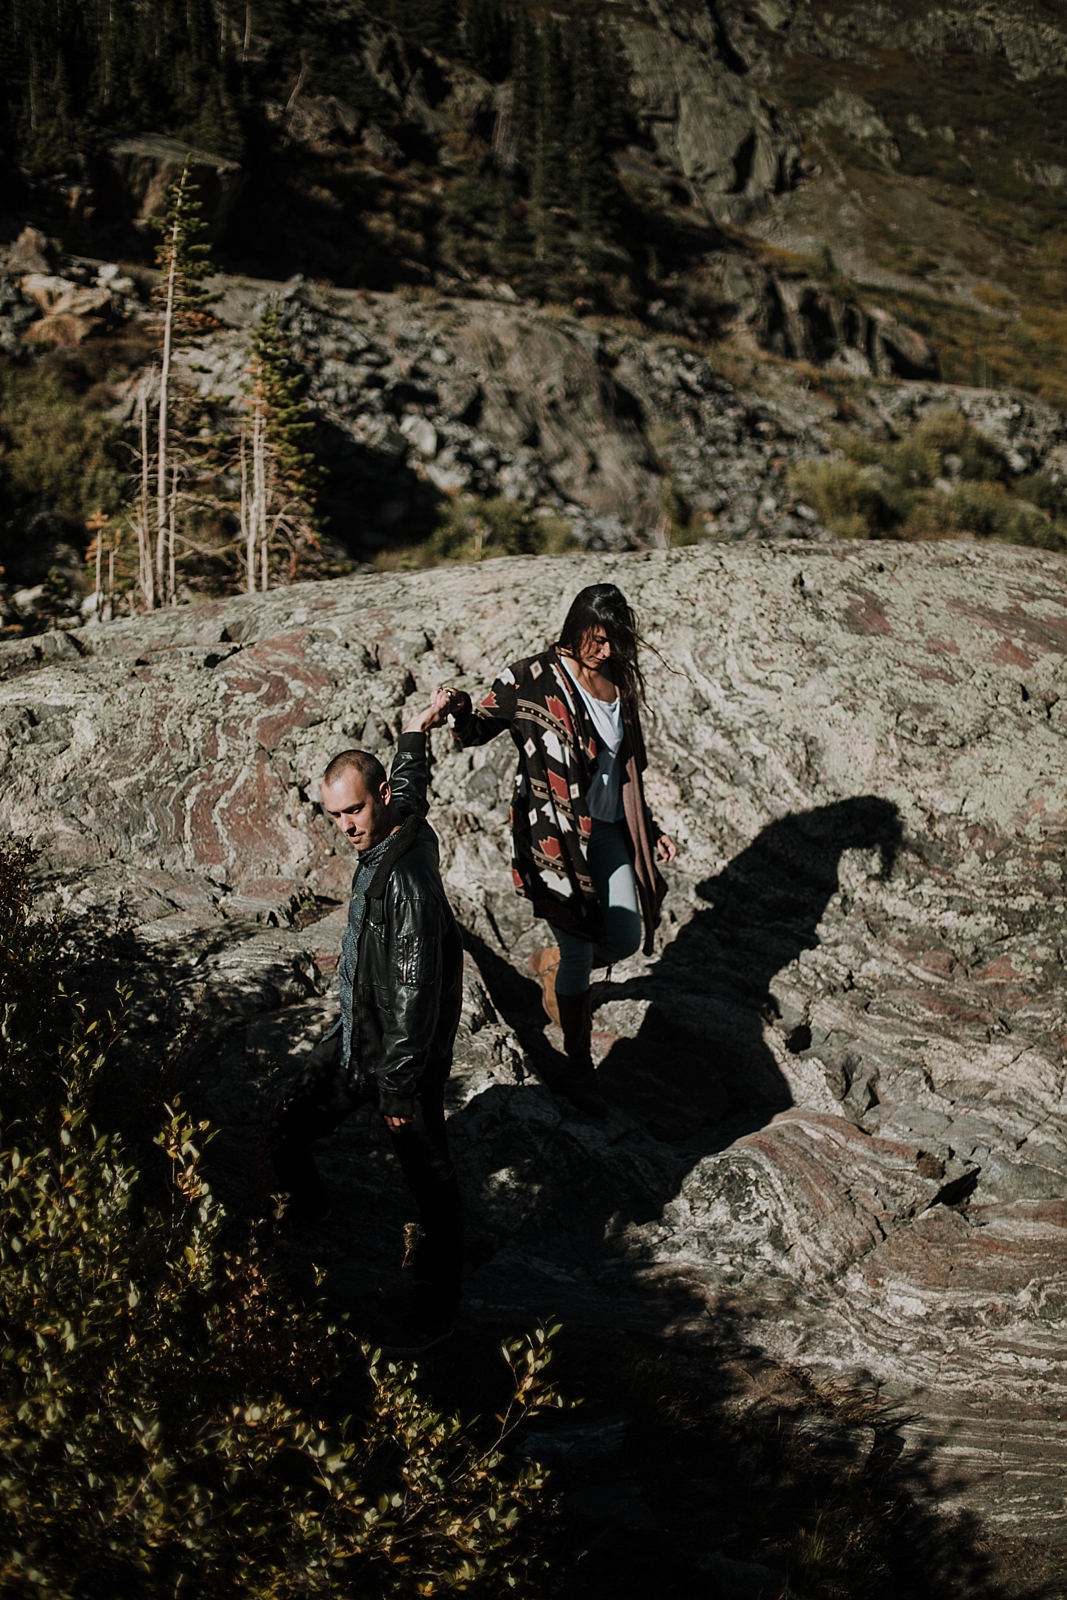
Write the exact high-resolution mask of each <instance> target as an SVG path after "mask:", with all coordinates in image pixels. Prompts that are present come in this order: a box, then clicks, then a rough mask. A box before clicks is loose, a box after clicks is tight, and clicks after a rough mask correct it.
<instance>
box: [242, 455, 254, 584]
mask: <svg viewBox="0 0 1067 1600" xmlns="http://www.w3.org/2000/svg"><path fill="white" fill-rule="evenodd" d="M247 443H248V436H247V434H246V433H245V430H244V428H242V429H241V537H242V538H243V539H244V543H245V573H246V577H245V588H246V589H247V591H248V593H249V594H255V592H256V524H255V520H254V518H253V516H252V507H251V506H250V505H249V503H248V450H247Z"/></svg>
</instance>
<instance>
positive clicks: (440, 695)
mask: <svg viewBox="0 0 1067 1600" xmlns="http://www.w3.org/2000/svg"><path fill="white" fill-rule="evenodd" d="M457 693H458V691H457V690H455V689H435V690H434V692H433V698H432V699H431V701H430V703H429V705H428V706H427V707H426V709H425V711H416V713H415V715H414V716H413V717H409V718H408V720H407V722H405V724H404V732H405V733H429V731H430V729H431V728H440V727H443V726H444V722H445V719H446V718H447V716H448V713H449V712H450V711H452V710H454V709H455V700H456V696H457Z"/></svg>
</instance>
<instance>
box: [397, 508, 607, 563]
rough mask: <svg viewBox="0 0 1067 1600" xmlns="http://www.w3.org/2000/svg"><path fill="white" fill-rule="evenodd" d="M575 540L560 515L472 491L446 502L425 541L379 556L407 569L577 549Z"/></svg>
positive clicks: (554, 553)
mask: <svg viewBox="0 0 1067 1600" xmlns="http://www.w3.org/2000/svg"><path fill="white" fill-rule="evenodd" d="M575 543H576V541H575V539H574V536H573V534H572V533H571V528H570V524H569V523H567V522H564V521H563V520H562V518H560V517H556V516H551V515H547V516H546V515H544V514H542V513H541V512H539V511H537V510H535V509H534V508H533V507H531V506H529V505H526V504H524V503H523V502H522V501H521V500H509V499H507V497H506V496H504V495H498V496H497V497H496V498H495V499H493V500H480V499H479V498H478V497H477V496H476V495H469V494H468V495H461V496H460V497H459V498H458V499H456V500H451V501H449V502H448V503H447V504H446V506H445V508H444V511H443V513H442V516H441V520H440V522H439V523H438V526H437V528H436V529H435V531H434V532H433V533H432V534H431V535H430V537H429V538H428V539H427V540H426V541H425V542H424V543H423V544H421V545H416V546H415V547H414V548H413V549H410V550H403V551H400V552H399V553H396V552H389V553H388V554H387V555H383V556H381V557H379V559H378V565H379V567H381V568H383V569H390V568H396V567H399V568H400V569H401V570H404V569H408V568H415V567H439V566H443V565H445V564H446V563H451V562H468V561H489V560H491V559H492V558H493V557H494V556H541V555H556V554H558V553H559V552H560V551H563V550H571V549H573V548H574V546H575Z"/></svg>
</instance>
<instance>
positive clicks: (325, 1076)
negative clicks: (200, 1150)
mask: <svg viewBox="0 0 1067 1600" xmlns="http://www.w3.org/2000/svg"><path fill="white" fill-rule="evenodd" d="M340 1056H341V1041H340V1036H339V1035H336V1036H335V1037H334V1038H333V1039H328V1040H324V1041H323V1042H322V1043H320V1044H318V1045H316V1046H315V1048H314V1049H313V1050H312V1051H311V1053H310V1055H309V1056H308V1059H307V1062H306V1064H305V1066H304V1070H303V1071H302V1072H301V1074H300V1077H299V1078H298V1079H297V1081H296V1083H295V1085H294V1086H293V1088H292V1089H291V1090H290V1092H289V1094H288V1095H287V1096H286V1098H285V1099H284V1100H283V1101H282V1103H281V1105H280V1106H279V1107H278V1110H277V1112H276V1114H275V1120H274V1132H273V1138H272V1141H271V1162H272V1165H273V1167H274V1171H275V1173H276V1174H277V1177H278V1181H279V1183H280V1185H281V1186H282V1187H283V1188H284V1189H286V1190H287V1191H288V1192H289V1194H290V1195H291V1196H292V1199H293V1204H294V1207H296V1208H298V1209H299V1208H308V1209H312V1208H316V1207H318V1206H320V1205H321V1204H322V1203H323V1202H325V1201H326V1200H327V1199H328V1195H327V1190H326V1186H325V1184H324V1183H323V1181H322V1179H321V1177H320V1176H319V1170H318V1167H317V1166H316V1165H315V1157H314V1155H313V1154H312V1151H311V1146H312V1144H313V1143H314V1141H315V1140H316V1139H322V1138H325V1136H326V1135H327V1134H329V1133H332V1132H333V1131H334V1129H335V1128H336V1127H338V1125H339V1124H340V1123H342V1122H343V1121H344V1119H345V1118H346V1117H347V1116H349V1115H350V1113H351V1112H353V1111H355V1110H357V1108H358V1107H359V1106H362V1105H376V1104H377V1094H376V1092H375V1090H374V1089H373V1088H371V1087H369V1086H368V1087H361V1086H359V1085H356V1086H355V1087H353V1086H352V1085H350V1084H349V1083H348V1082H347V1079H346V1074H345V1073H344V1071H343V1070H342V1067H341V1062H340ZM444 1089H445V1086H444V1080H443V1079H438V1080H436V1081H429V1082H425V1081H424V1082H423V1083H422V1084H421V1085H420V1087H419V1089H418V1091H417V1093H416V1096H415V1117H414V1120H413V1121H412V1122H409V1123H407V1124H406V1125H405V1126H404V1127H402V1128H395V1129H394V1128H387V1129H386V1132H387V1133H388V1135H389V1138H390V1140H391V1141H392V1145H393V1149H394V1151H395V1152H396V1157H397V1160H398V1161H399V1162H400V1166H401V1168H402V1170H403V1173H404V1177H405V1178H406V1179H407V1183H408V1188H409V1189H410V1190H411V1192H412V1194H413V1195H414V1197H415V1200H416V1202H417V1204H418V1207H419V1228H420V1230H421V1238H420V1240H419V1243H418V1245H417V1246H416V1248H415V1254H414V1258H413V1261H412V1276H413V1277H414V1280H415V1303H416V1309H417V1310H418V1311H420V1312H423V1311H424V1312H426V1313H427V1314H429V1315H431V1316H440V1317H452V1316H453V1315H454V1314H455V1312H456V1308H457V1307H458V1305H459V1301H460V1292H461V1290H460V1279H461V1274H462V1267H463V1206H462V1203H461V1200H460V1193H459V1180H458V1178H457V1177H456V1169H455V1167H454V1166H453V1165H452V1158H451V1156H450V1155H449V1152H448V1134H447V1131H446V1128H445V1105H444Z"/></svg>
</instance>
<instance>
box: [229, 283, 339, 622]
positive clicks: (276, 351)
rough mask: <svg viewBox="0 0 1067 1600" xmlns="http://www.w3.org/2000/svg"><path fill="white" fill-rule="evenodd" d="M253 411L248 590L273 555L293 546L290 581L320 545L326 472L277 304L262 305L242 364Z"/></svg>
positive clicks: (246, 469)
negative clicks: (319, 502) (318, 500)
mask: <svg viewBox="0 0 1067 1600" xmlns="http://www.w3.org/2000/svg"><path fill="white" fill-rule="evenodd" d="M245 373H246V376H245V395H246V405H247V407H248V410H249V413H250V417H249V422H248V424H247V425H246V427H245V428H244V430H243V431H242V434H241V441H240V473H241V528H242V534H243V539H244V546H245V571H246V583H247V588H248V592H249V594H254V593H255V592H256V588H257V580H258V587H259V588H261V589H264V590H266V589H267V588H268V587H269V585H270V570H271V555H272V551H273V549H274V547H275V545H276V544H277V543H278V542H279V541H280V542H282V543H284V545H285V546H286V547H287V549H288V553H289V561H288V568H287V571H286V575H285V577H286V582H289V583H292V582H293V580H294V579H295V578H296V576H297V574H298V571H299V569H300V566H301V563H302V559H303V558H305V557H306V556H307V554H308V553H309V552H310V551H312V550H316V549H317V548H318V544H319V537H318V526H317V519H316V515H315V497H316V491H317V488H318V484H319V481H320V478H321V473H320V469H319V468H318V466H317V464H316V462H315V457H314V456H313V455H312V453H311V451H310V450H309V449H308V442H309V439H310V435H311V433H312V431H313V430H314V427H315V423H314V419H313V418H312V417H311V415H310V413H309V410H308V406H307V402H306V399H305V388H306V383H305V379H304V375H303V373H302V372H301V371H300V369H299V368H298V366H297V365H296V363H295V361H294V359H293V355H292V350H291V347H290V344H289V340H288V339H287V337H286V334H285V330H284V328H283V326H282V312H281V309H280V308H279V306H278V305H277V304H274V305H270V306H268V307H267V309H266V310H265V311H264V313H263V315H262V317H261V318H260V320H259V323H258V324H257V326H256V328H255V330H254V332H253V334H252V341H251V345H250V348H249V362H248V366H247V367H246V369H245Z"/></svg>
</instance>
